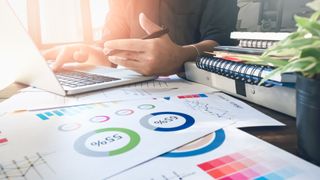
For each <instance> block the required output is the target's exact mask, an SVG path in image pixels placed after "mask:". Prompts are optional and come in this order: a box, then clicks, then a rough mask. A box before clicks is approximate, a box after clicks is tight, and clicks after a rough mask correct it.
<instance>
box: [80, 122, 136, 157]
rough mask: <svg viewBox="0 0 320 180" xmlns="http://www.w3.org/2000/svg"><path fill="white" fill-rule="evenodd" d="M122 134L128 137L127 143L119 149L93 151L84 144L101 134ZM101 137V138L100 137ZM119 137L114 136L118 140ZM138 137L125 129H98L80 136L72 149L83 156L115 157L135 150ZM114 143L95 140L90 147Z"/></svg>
mask: <svg viewBox="0 0 320 180" xmlns="http://www.w3.org/2000/svg"><path fill="white" fill-rule="evenodd" d="M110 132H114V133H123V134H125V135H127V136H128V137H129V142H128V143H127V144H125V145H123V146H122V147H119V148H117V149H114V150H110V151H95V150H92V149H90V148H89V147H88V146H87V145H86V142H87V141H88V139H89V138H92V137H93V136H97V135H101V134H102V133H110ZM100 137H101V136H100ZM119 137H121V136H116V137H115V138H116V139H117V138H119ZM106 139H107V138H106ZM140 139H141V138H140V136H139V134H138V133H136V132H135V131H132V130H130V129H126V128H103V129H98V130H95V131H91V132H88V133H87V134H84V135H82V136H81V137H80V138H78V139H77V140H76V142H75V143H74V149H75V150H76V151H77V152H78V153H80V154H83V155H85V156H91V157H107V156H115V155H119V154H123V153H126V152H128V151H130V150H132V149H133V148H135V147H136V146H137V145H138V144H139V143H140ZM107 140H108V139H107ZM112 142H114V141H110V139H109V141H106V140H97V141H95V142H92V143H91V145H94V146H99V147H100V146H105V145H107V144H108V143H112Z"/></svg>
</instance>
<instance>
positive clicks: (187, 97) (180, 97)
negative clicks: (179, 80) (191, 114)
mask: <svg viewBox="0 0 320 180" xmlns="http://www.w3.org/2000/svg"><path fill="white" fill-rule="evenodd" d="M206 97H208V96H207V95H206V94H191V95H185V96H178V98H179V99H190V98H206Z"/></svg>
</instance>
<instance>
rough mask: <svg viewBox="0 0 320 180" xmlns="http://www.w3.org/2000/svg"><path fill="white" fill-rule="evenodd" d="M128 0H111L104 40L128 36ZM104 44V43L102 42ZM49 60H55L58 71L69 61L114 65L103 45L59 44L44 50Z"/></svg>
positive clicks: (54, 67)
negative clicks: (126, 12)
mask: <svg viewBox="0 0 320 180" xmlns="http://www.w3.org/2000/svg"><path fill="white" fill-rule="evenodd" d="M126 2H127V1H126V0H109V9H110V11H109V12H108V14H107V16H106V20H105V25H104V28H103V37H102V40H101V41H102V42H104V41H106V40H111V39H118V38H126V37H128V28H127V26H126V19H125V15H124V14H125V13H124V12H125V11H124V8H126ZM100 44H103V43H100ZM42 54H43V55H44V57H45V58H46V59H48V60H55V62H54V63H53V65H52V69H53V70H55V71H58V70H60V69H61V67H62V66H63V65H64V64H65V63H68V62H81V63H82V62H86V63H88V64H94V65H102V66H112V67H115V66H116V65H115V64H112V63H111V62H110V61H109V60H108V58H107V57H106V56H105V55H104V53H103V45H100V46H99V43H98V44H96V45H89V44H70V45H64V46H57V47H54V48H51V49H48V50H44V51H43V52H42Z"/></svg>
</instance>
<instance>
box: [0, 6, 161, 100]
mask: <svg viewBox="0 0 320 180" xmlns="http://www.w3.org/2000/svg"><path fill="white" fill-rule="evenodd" d="M0 27H1V28H0V29H1V31H0V65H1V66H6V64H8V63H6V62H9V61H10V62H11V63H13V64H14V65H15V69H13V71H14V72H13V73H14V74H15V75H16V82H18V83H22V84H26V85H30V86H33V87H36V88H39V89H43V90H46V91H50V92H53V93H56V94H59V95H62V96H67V95H74V94H79V93H84V92H89V91H95V90H100V89H105V88H111V87H116V86H121V85H127V84H130V83H137V82H141V81H147V80H151V79H155V78H156V76H143V75H141V74H139V73H137V72H134V71H131V70H128V69H120V68H119V69H118V68H107V67H100V66H89V67H87V68H82V67H81V66H74V65H69V66H67V68H66V70H63V71H62V72H59V73H57V74H55V73H54V72H53V71H52V70H51V68H50V65H49V64H48V61H46V60H45V59H44V57H43V56H42V55H41V53H40V51H39V49H38V48H37V47H36V45H35V44H34V42H33V41H32V39H31V37H30V36H29V34H28V33H27V31H26V30H25V29H24V27H23V25H22V23H21V22H20V20H19V19H18V18H17V16H16V15H15V13H14V11H13V9H12V8H11V6H10V4H9V3H8V1H7V0H0ZM79 67H80V68H79Z"/></svg>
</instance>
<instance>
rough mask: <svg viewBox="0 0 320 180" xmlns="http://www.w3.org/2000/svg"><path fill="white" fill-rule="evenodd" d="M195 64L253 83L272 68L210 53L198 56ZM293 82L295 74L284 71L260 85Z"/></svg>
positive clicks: (286, 84)
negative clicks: (227, 58) (284, 72)
mask: <svg viewBox="0 0 320 180" xmlns="http://www.w3.org/2000/svg"><path fill="white" fill-rule="evenodd" d="M196 65H197V67H198V68H200V69H203V70H206V71H209V72H212V73H216V74H219V75H222V76H225V77H227V78H231V79H235V80H240V81H243V82H245V83H249V84H254V85H257V84H259V83H260V81H261V80H262V79H263V78H264V77H266V76H267V75H268V74H269V73H270V72H271V71H272V70H273V69H274V68H273V67H269V66H262V65H253V64H245V63H242V62H235V61H230V60H226V59H223V58H219V57H215V56H212V55H204V56H199V57H198V58H197V60H196ZM295 82H296V75H295V74H292V73H286V74H281V75H279V76H274V77H271V78H270V79H269V80H267V81H265V83H263V84H262V85H263V86H267V87H269V86H275V85H278V86H288V87H293V86H294V85H295Z"/></svg>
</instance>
